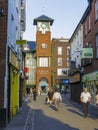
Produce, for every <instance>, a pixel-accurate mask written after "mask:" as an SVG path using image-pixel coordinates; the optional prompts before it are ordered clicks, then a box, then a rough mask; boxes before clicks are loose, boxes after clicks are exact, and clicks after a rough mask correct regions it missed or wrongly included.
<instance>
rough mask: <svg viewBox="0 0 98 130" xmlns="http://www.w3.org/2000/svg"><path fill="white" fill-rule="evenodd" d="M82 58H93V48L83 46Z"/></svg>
mask: <svg viewBox="0 0 98 130" xmlns="http://www.w3.org/2000/svg"><path fill="white" fill-rule="evenodd" d="M82 58H93V48H83V51H82Z"/></svg>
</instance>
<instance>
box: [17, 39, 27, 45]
mask: <svg viewBox="0 0 98 130" xmlns="http://www.w3.org/2000/svg"><path fill="white" fill-rule="evenodd" d="M26 43H27V41H26V40H16V44H18V45H24V44H26Z"/></svg>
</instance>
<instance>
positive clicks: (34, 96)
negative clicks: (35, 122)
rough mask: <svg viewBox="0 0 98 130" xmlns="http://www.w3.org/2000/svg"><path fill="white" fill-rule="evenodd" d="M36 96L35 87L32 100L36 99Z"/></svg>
mask: <svg viewBox="0 0 98 130" xmlns="http://www.w3.org/2000/svg"><path fill="white" fill-rule="evenodd" d="M36 96H37V93H36V89H34V90H33V100H34V101H36Z"/></svg>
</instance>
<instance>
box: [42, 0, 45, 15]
mask: <svg viewBox="0 0 98 130" xmlns="http://www.w3.org/2000/svg"><path fill="white" fill-rule="evenodd" d="M42 13H45V0H44V1H43V5H42Z"/></svg>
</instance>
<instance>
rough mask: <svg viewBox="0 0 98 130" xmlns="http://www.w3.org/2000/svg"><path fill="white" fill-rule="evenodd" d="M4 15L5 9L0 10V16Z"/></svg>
mask: <svg viewBox="0 0 98 130" xmlns="http://www.w3.org/2000/svg"><path fill="white" fill-rule="evenodd" d="M5 15H6V12H5V9H3V8H0V16H5Z"/></svg>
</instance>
